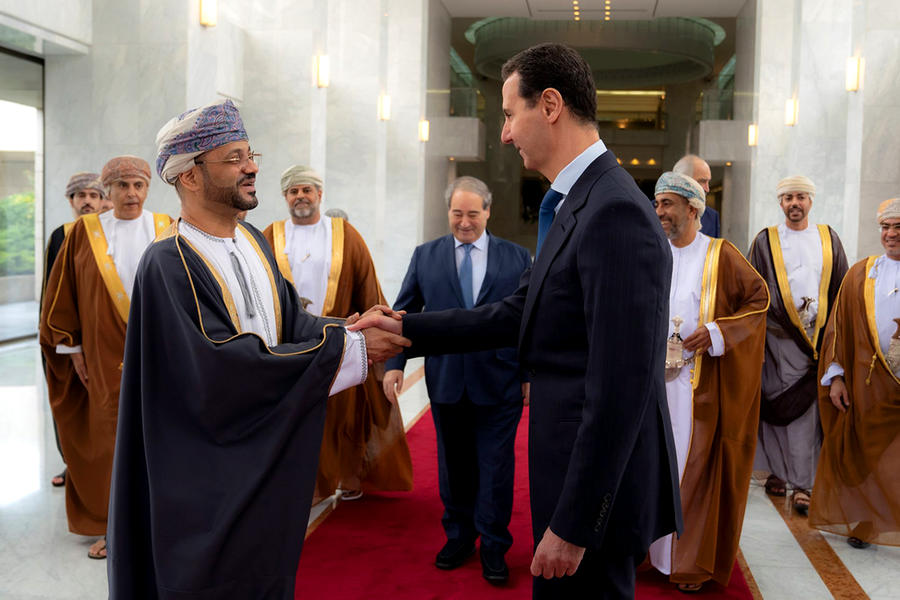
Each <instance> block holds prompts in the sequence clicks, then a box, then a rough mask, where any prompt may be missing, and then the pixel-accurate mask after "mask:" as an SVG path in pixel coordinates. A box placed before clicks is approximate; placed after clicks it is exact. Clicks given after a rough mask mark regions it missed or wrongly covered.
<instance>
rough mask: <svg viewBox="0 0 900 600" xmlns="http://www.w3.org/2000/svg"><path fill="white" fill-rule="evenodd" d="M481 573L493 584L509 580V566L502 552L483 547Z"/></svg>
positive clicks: (500, 583) (501, 583)
mask: <svg viewBox="0 0 900 600" xmlns="http://www.w3.org/2000/svg"><path fill="white" fill-rule="evenodd" d="M480 554H481V575H482V576H483V577H484V578H485V579H487V580H488V582H489V583H492V584H493V585H503V584H504V583H506V582H507V581H509V567H507V566H506V560H504V559H503V554H502V553H500V552H492V551H490V550H485V549H484V548H482V549H481V552H480Z"/></svg>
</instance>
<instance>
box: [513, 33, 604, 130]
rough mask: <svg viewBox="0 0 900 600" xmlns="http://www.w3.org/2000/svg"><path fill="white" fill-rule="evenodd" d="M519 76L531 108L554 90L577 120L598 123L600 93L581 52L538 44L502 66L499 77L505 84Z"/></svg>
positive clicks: (523, 96)
mask: <svg viewBox="0 0 900 600" xmlns="http://www.w3.org/2000/svg"><path fill="white" fill-rule="evenodd" d="M513 73H518V74H519V95H520V96H521V97H522V98H524V99H525V100H526V102H527V103H528V106H529V107H532V106H534V105H535V103H537V100H538V98H539V97H540V95H541V93H542V92H543V91H544V90H546V89H547V88H554V89H555V90H557V91H558V92H559V93H560V95H561V96H562V99H563V102H565V104H566V106H567V107H568V109H569V112H571V113H572V116H574V117H575V118H576V119H577V120H579V121H581V122H583V123H595V122H596V120H597V90H596V88H595V87H594V76H593V74H592V72H591V67H590V65H588V64H587V61H585V60H584V58H582V57H581V55H580V54H578V52H576V51H575V50H574V49H572V48H570V47H568V46H566V45H564V44H553V43H546V44H538V45H537V46H532V47H531V48H528V49H527V50H522V51H521V52H519V53H518V54H516V55H515V56H513V57H512V58H510V59H509V60H508V61H506V63H504V65H503V69H501V71H500V75H501V77H502V78H503V81H506V80H507V79H509V77H511V76H512V75H513Z"/></svg>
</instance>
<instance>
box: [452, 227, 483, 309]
mask: <svg viewBox="0 0 900 600" xmlns="http://www.w3.org/2000/svg"><path fill="white" fill-rule="evenodd" d="M489 237H490V236H489V235H488V232H487V229H485V230H484V231H483V232H481V237H479V238H478V239H477V240H475V241H474V242H472V250H471V251H470V253H469V254H470V255H471V256H472V302H474V303H476V304H477V303H478V294H479V293H480V292H481V284H482V283H484V275H485V273H487V255H488V246H489V245H490V243H489ZM453 243H454V247H455V248H456V250H455V252H456V274H457V275H459V267H460V266H461V265H462V261H463V258H464V257H465V256H466V249H465V248H463V244H464V242H461V241H459V240H458V239H456V237H454V238H453Z"/></svg>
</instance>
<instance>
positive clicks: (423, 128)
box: [419, 119, 431, 142]
mask: <svg viewBox="0 0 900 600" xmlns="http://www.w3.org/2000/svg"><path fill="white" fill-rule="evenodd" d="M430 129H431V124H430V123H429V122H428V120H427V119H422V120H421V121H419V141H420V142H427V141H428V137H429V132H430Z"/></svg>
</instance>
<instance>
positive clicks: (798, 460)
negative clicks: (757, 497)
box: [749, 175, 847, 515]
mask: <svg viewBox="0 0 900 600" xmlns="http://www.w3.org/2000/svg"><path fill="white" fill-rule="evenodd" d="M815 193H816V186H815V185H814V184H813V182H812V181H810V180H809V178H807V177H804V176H802V175H797V176H794V177H787V178H785V179H782V180H781V181H780V182H778V187H777V188H776V195H777V196H778V201H779V203H780V205H781V210H782V211H784V216H785V222H784V223H783V224H781V225H778V226H773V227H769V228H767V229H763V230H762V231H761V232H760V233H759V234H758V235H757V236H756V239H755V240H753V245H752V246H751V247H750V256H749V259H750V263H751V264H752V265H753V266H754V267H755V268H756V270H757V271H758V272H759V273H760V275H762V277H763V279H765V280H766V285H768V287H769V297H770V298H771V302H770V304H769V312H768V315H767V318H766V358H765V362H763V367H762V401H761V403H760V424H759V443H758V444H757V446H756V461H755V468H757V469H761V470H765V471H768V472H769V473H770V475H769V478H768V479H767V480H766V492H767V493H768V494H770V495H773V496H784V495H785V493H786V491H785V490H786V489H787V485H788V484H789V485H790V486H791V487H792V488H793V490H794V491H793V494H792V495H791V504H792V506H793V507H794V509H795V510H796V511H797V512H798V513H800V514H801V515H805V514H806V513H807V511H808V509H809V491H810V490H811V489H812V486H813V479H814V478H815V473H816V462H817V460H818V456H819V448H820V447H821V445H822V433H821V428H820V426H819V410H818V407H817V406H816V396H817V393H818V392H817V376H816V374H817V370H818V361H819V347H820V346H821V344H822V335H821V334H822V331H823V330H824V329H825V323H826V321H827V319H828V314H829V312H830V311H831V306H832V304H833V302H834V297H835V295H836V294H837V292H838V289H839V288H840V285H841V280H842V279H843V278H844V273H846V272H847V257H846V256H845V255H844V247H843V246H842V245H841V240H840V238H838V236H837V233H835V232H834V230H833V229H831V227H829V226H828V225H817V226H815V227H810V226H809V211H810V209H811V208H812V203H813V198H814V197H815Z"/></svg>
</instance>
